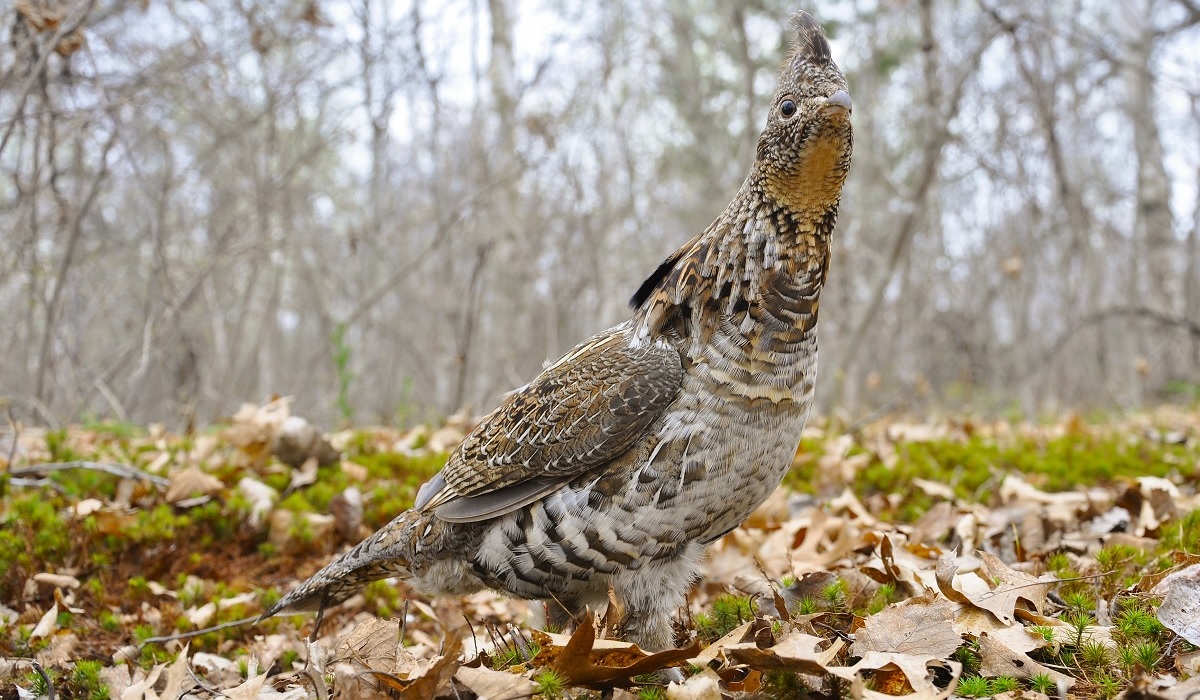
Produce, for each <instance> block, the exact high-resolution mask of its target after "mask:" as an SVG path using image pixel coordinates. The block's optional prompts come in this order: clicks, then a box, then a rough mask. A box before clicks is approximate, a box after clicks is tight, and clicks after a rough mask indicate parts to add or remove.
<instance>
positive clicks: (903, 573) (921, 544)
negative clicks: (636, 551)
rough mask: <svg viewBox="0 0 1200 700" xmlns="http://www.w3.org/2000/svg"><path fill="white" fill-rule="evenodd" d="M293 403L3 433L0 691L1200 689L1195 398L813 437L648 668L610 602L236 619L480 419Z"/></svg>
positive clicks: (721, 556) (389, 693) (719, 556)
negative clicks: (1145, 407)
mask: <svg viewBox="0 0 1200 700" xmlns="http://www.w3.org/2000/svg"><path fill="white" fill-rule="evenodd" d="M288 414H289V409H288V404H287V402H286V401H283V400H279V401H275V402H272V403H270V404H267V405H264V406H258V407H256V406H247V407H245V408H244V409H243V410H242V411H241V412H240V413H239V414H238V415H237V416H236V417H235V418H233V419H232V420H231V421H230V422H229V423H227V424H224V425H219V426H214V427H212V428H210V429H207V430H204V431H200V432H196V433H194V434H187V435H176V434H171V433H169V432H167V431H165V430H164V429H162V427H161V426H149V427H138V426H129V425H123V424H101V425H83V426H71V427H69V428H66V429H62V430H42V429H30V428H24V429H22V428H20V427H19V426H10V427H9V430H8V431H7V432H6V433H0V700H9V699H14V700H15V699H16V698H33V697H41V698H89V699H90V700H99V699H100V698H104V697H112V698H121V699H122V700H138V699H140V698H157V699H160V700H177V699H178V698H182V697H184V696H193V697H197V698H207V697H221V696H224V697H229V698H234V699H235V700H241V699H249V698H259V697H264V698H268V697H269V698H278V697H286V698H289V699H290V698H304V697H310V696H315V697H319V698H322V700H324V699H325V698H329V697H332V696H333V695H336V696H338V697H342V698H373V697H392V698H397V697H399V698H434V697H443V698H459V699H462V700H469V699H470V698H473V697H479V698H493V699H497V700H498V699H501V698H503V699H506V700H512V699H516V698H522V697H540V698H547V699H552V698H574V699H581V698H597V699H599V698H614V699H623V700H630V699H632V698H643V699H647V700H649V699H653V698H671V699H679V700H714V699H717V698H722V697H725V698H731V697H732V698H740V697H747V698H751V697H762V698H791V697H813V698H835V697H854V698H863V697H866V698H882V697H894V696H907V697H911V698H940V697H950V696H952V695H957V696H963V697H984V696H997V697H1005V698H1016V697H1027V698H1041V697H1066V696H1070V697H1088V698H1112V697H1118V696H1124V697H1128V698H1134V697H1138V698H1141V697H1164V698H1172V699H1174V698H1178V699H1179V700H1184V699H1185V698H1188V697H1200V695H1197V693H1198V692H1200V651H1198V647H1200V493H1198V489H1197V486H1198V484H1200V410H1198V409H1196V408H1192V409H1182V408H1172V407H1164V408H1160V409H1157V410H1155V411H1152V412H1147V413H1141V414H1136V415H1130V416H1125V417H1121V418H1117V419H1104V420H1100V419H1097V420H1085V419H1082V418H1080V417H1079V416H1075V415H1070V416H1066V417H1063V418H1061V419H1057V420H1054V421H1045V422H1023V421H982V420H976V419H970V418H952V419H945V420H940V421H930V422H921V423H915V422H905V421H903V420H899V419H884V420H880V421H877V422H873V423H870V424H865V425H855V426H849V427H847V426H838V425H832V424H830V423H827V422H822V421H815V422H814V424H813V425H811V426H810V427H809V428H807V429H806V430H805V433H804V438H803V441H802V444H801V448H800V450H799V452H798V453H797V455H796V460H795V464H794V465H793V469H792V471H791V473H790V474H789V476H788V478H787V480H786V482H785V485H784V487H783V488H781V489H780V490H779V491H778V492H777V493H776V494H775V495H774V496H773V497H772V498H771V499H770V500H769V501H768V502H767V503H765V504H764V505H763V506H762V507H761V508H760V509H759V510H758V511H757V512H756V513H755V514H754V515H753V516H752V517H751V518H750V519H749V520H748V521H747V522H746V523H745V524H744V525H743V526H742V527H741V528H739V529H738V530H735V531H734V532H733V533H731V534H730V535H729V536H727V537H725V538H724V539H723V540H721V541H720V542H718V543H717V544H716V545H714V546H713V547H712V548H711V551H710V553H709V556H708V558H707V560H706V562H705V563H704V567H703V571H702V578H701V580H700V582H699V584H698V585H697V586H696V587H695V589H694V590H693V591H692V593H691V595H690V597H689V605H688V608H687V609H686V610H683V611H681V617H680V624H679V629H678V632H679V637H678V642H679V644H680V647H681V648H680V649H679V650H676V651H667V652H661V653H657V654H648V653H646V652H643V651H641V650H638V649H637V648H636V647H630V646H629V645H627V644H624V643H622V642H619V641H616V640H614V639H611V638H610V636H611V635H609V634H608V633H607V631H608V630H610V629H612V625H613V623H614V622H615V621H616V619H617V618H618V617H619V615H620V613H619V610H617V608H618V607H619V606H618V605H610V606H609V610H608V611H605V613H604V615H603V616H598V617H597V618H596V620H595V621H594V622H595V624H580V625H579V626H578V628H577V629H576V630H575V631H574V633H573V634H571V635H565V634H553V633H548V632H544V631H542V630H541V629H540V625H539V622H538V621H539V620H540V619H541V618H542V614H543V611H542V610H541V609H540V606H539V605H537V604H533V603H527V602H524V601H514V600H510V599H507V598H504V597H503V596H500V595H496V594H492V593H480V594H476V595H472V596H469V597H464V598H461V599H445V598H440V599H432V600H431V599H425V598H422V597H420V596H418V595H415V594H413V593H412V592H411V591H409V590H408V589H406V588H405V586H404V585H403V584H402V583H396V582H394V581H391V582H386V581H381V582H377V583H374V584H371V585H369V586H367V587H366V589H365V590H364V591H363V593H362V594H361V595H358V596H355V597H354V598H351V599H350V600H349V601H347V602H346V603H344V604H342V605H340V606H337V607H334V608H331V609H329V610H328V611H326V613H325V615H324V619H323V623H322V627H321V630H320V632H321V635H320V637H319V638H318V639H317V640H316V641H311V642H310V641H309V639H308V638H309V636H310V634H311V632H312V630H313V625H314V622H315V618H314V617H313V616H311V615H297V616H283V617H279V618H275V619H271V620H267V621H265V622H263V623H260V624H253V623H243V624H240V625H237V624H229V625H227V626H222V625H226V623H235V622H238V621H242V620H246V619H247V618H251V619H252V618H254V617H255V616H256V615H257V614H258V613H260V612H261V611H262V610H263V609H264V608H265V607H267V606H269V605H271V604H272V603H273V602H274V601H276V600H278V598H279V596H280V595H281V594H282V592H285V591H286V590H288V589H289V587H291V586H292V585H294V584H295V583H296V582H297V581H299V580H302V579H303V578H305V577H306V576H308V575H310V574H312V573H313V572H315V571H316V570H317V569H318V568H320V567H321V566H322V565H323V564H325V563H326V562H327V561H329V559H330V558H331V557H332V556H333V555H335V554H336V553H337V552H340V551H343V550H344V549H345V548H346V547H347V546H349V545H350V544H352V543H354V542H357V541H359V540H360V539H361V538H362V537H364V536H365V535H366V534H368V533H369V532H371V531H373V530H374V529H375V528H377V527H379V526H381V525H383V524H385V523H386V522H388V521H389V520H390V519H391V518H392V517H393V516H394V515H395V514H397V513H399V512H401V511H402V510H404V509H405V508H406V507H408V506H409V505H411V503H412V500H413V497H414V495H415V493H416V489H417V487H418V486H419V485H420V484H421V483H422V482H423V481H424V480H425V479H427V478H428V477H429V476H431V475H432V474H433V473H434V472H436V471H437V470H438V469H439V468H440V467H441V465H442V463H443V461H444V459H445V454H446V451H447V450H450V449H452V448H453V447H454V445H456V444H457V442H458V441H459V440H461V438H462V436H463V434H464V431H466V430H469V428H470V421H468V420H465V419H463V418H462V417H457V418H452V419H451V420H450V421H449V422H448V423H447V424H446V425H443V426H438V427H419V428H416V429H413V430H408V431H398V430H395V429H390V428H362V429H353V430H345V431H341V432H338V433H334V434H330V435H328V436H326V437H325V438H321V439H317V438H318V437H319V436H317V435H316V434H315V433H313V432H312V430H311V428H310V427H309V426H307V424H305V423H304V421H302V420H299V419H297V418H295V417H292V418H290V419H289V415H288ZM326 438H327V442H323V440H325V439H326ZM310 439H313V440H314V441H313V442H309V440H310ZM330 447H332V448H333V449H329V448H330ZM289 463H290V464H292V465H295V466H289ZM210 628H216V629H210ZM202 630H208V631H202ZM668 667H671V668H675V669H677V670H675V671H666V672H664V671H663V669H666V668H668ZM668 679H674V680H676V681H680V680H681V679H685V680H682V682H675V683H673V684H668V683H667V680H668Z"/></svg>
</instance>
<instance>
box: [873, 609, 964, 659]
mask: <svg viewBox="0 0 1200 700" xmlns="http://www.w3.org/2000/svg"><path fill="white" fill-rule="evenodd" d="M958 607H959V606H957V605H955V604H954V603H952V602H950V601H948V600H945V599H938V600H935V601H934V602H932V603H927V602H915V603H914V602H910V603H907V604H898V605H891V606H888V607H886V608H884V609H883V610H881V611H880V612H878V613H876V614H874V615H871V616H869V617H867V618H866V619H865V620H864V624H863V627H862V629H860V630H858V632H857V636H856V638H855V641H854V644H853V645H852V646H851V647H850V654H851V655H852V656H865V655H866V654H867V652H871V651H890V652H900V653H904V654H927V655H929V656H936V657H947V656H950V655H951V654H953V653H954V651H955V650H956V649H958V647H959V646H961V645H962V637H961V636H959V633H958V632H957V631H956V630H955V629H954V627H953V626H951V625H948V624H946V622H947V621H948V620H951V619H953V618H954V615H955V612H956V611H957V609H958Z"/></svg>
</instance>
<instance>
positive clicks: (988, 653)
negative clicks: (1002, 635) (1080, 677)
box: [979, 636, 1075, 688]
mask: <svg viewBox="0 0 1200 700" xmlns="http://www.w3.org/2000/svg"><path fill="white" fill-rule="evenodd" d="M979 657H980V663H979V672H980V673H981V674H982V675H985V676H1011V677H1013V678H1021V679H1026V678H1032V677H1033V676H1035V675H1038V674H1040V673H1044V674H1046V675H1048V676H1050V677H1051V678H1052V679H1054V682H1055V685H1057V686H1058V687H1065V688H1070V687H1071V686H1072V685H1074V684H1075V679H1074V678H1071V677H1070V676H1068V675H1065V674H1062V673H1059V672H1058V671H1055V670H1054V669H1052V668H1048V667H1046V666H1043V665H1041V664H1039V663H1038V662H1037V661H1034V660H1033V659H1031V658H1029V657H1028V656H1026V655H1025V654H1024V653H1021V652H1019V651H1014V650H1013V649H1010V648H1008V646H1007V645H1005V644H1004V642H1002V641H1000V640H998V639H994V638H992V637H988V636H984V637H980V638H979ZM1063 684H1065V685H1063Z"/></svg>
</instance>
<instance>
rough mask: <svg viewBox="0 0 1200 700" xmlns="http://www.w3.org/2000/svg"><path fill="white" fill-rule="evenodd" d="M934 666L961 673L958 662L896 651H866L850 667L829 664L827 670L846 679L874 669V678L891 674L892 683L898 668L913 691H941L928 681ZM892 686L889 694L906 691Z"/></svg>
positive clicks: (956, 674)
mask: <svg viewBox="0 0 1200 700" xmlns="http://www.w3.org/2000/svg"><path fill="white" fill-rule="evenodd" d="M935 667H938V668H943V669H947V670H949V671H951V673H952V674H953V676H954V677H955V678H957V677H958V675H959V674H960V673H962V666H961V664H959V663H958V662H957V661H947V660H944V659H941V658H938V657H933V656H929V655H928V654H896V653H890V652H883V651H869V652H867V654H866V655H865V656H863V658H862V659H860V660H859V662H858V663H856V664H854V665H853V666H831V667H829V668H828V671H829V673H832V674H833V675H835V676H838V677H840V678H844V679H846V680H849V681H853V680H855V679H856V678H858V677H859V673H860V672H862V671H874V672H875V673H874V678H876V679H878V678H879V677H880V672H881V671H882V672H883V674H884V676H885V677H887V676H892V683H895V682H896V680H898V679H897V678H896V677H895V676H893V674H894V673H896V672H897V671H898V672H899V673H902V674H903V679H904V680H906V681H907V683H908V686H909V687H910V688H912V690H913V692H916V693H927V694H932V695H936V694H938V693H939V692H940V691H939V689H938V687H937V686H935V685H934V684H933V680H931V677H932V675H933V672H932V670H931V669H932V668H935ZM891 687H892V689H893V690H895V691H897V692H891V693H889V694H892V695H900V694H901V693H903V692H904V690H906V689H904V688H899V687H898V686H896V685H892V686H891Z"/></svg>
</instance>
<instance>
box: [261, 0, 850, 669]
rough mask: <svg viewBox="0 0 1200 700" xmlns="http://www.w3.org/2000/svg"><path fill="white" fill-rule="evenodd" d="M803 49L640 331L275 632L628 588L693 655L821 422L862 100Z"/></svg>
mask: <svg viewBox="0 0 1200 700" xmlns="http://www.w3.org/2000/svg"><path fill="white" fill-rule="evenodd" d="M789 33H790V34H791V35H792V51H791V53H790V54H789V56H788V58H787V60H786V61H785V62H784V64H783V65H782V67H781V68H780V73H779V87H778V89H777V90H776V93H775V96H774V100H773V102H772V106H771V111H770V113H769V115H768V118H767V123H766V126H765V128H764V129H763V132H762V135H761V136H760V138H759V142H758V149H757V155H756V159H755V163H754V166H753V167H752V169H751V171H750V174H749V176H748V177H747V178H746V181H745V182H744V183H743V185H742V187H741V189H740V190H739V191H738V193H737V195H736V196H735V197H734V199H733V201H732V202H731V203H730V204H729V206H728V207H727V208H726V209H725V211H724V212H722V213H721V215H720V216H718V217H717V219H716V220H715V221H714V222H713V223H712V224H711V225H710V226H709V227H708V228H707V229H705V231H704V232H703V233H701V234H700V235H698V236H696V237H695V238H693V239H692V240H691V241H689V242H688V243H687V244H685V245H684V246H683V247H682V248H680V249H679V250H678V251H677V252H676V253H675V254H673V255H671V256H670V257H669V258H667V260H666V261H665V262H664V263H663V264H662V265H660V266H659V267H658V269H657V270H655V271H654V273H653V274H652V275H651V276H650V277H649V278H648V279H647V280H646V282H645V283H644V284H643V285H642V286H641V288H639V289H638V291H637V293H636V294H635V295H634V297H633V300H632V305H633V306H634V308H635V313H634V315H633V317H632V318H630V319H629V320H628V321H626V322H625V323H622V324H620V325H618V326H615V327H613V328H610V329H608V330H606V331H604V332H602V333H599V334H598V335H596V336H593V337H592V338H590V339H588V340H586V341H584V342H583V343H581V344H580V345H579V346H577V347H576V348H575V349H574V350H572V351H571V352H569V353H568V354H567V355H565V356H564V357H563V358H562V359H560V360H559V361H558V362H556V363H555V364H554V365H553V366H551V367H549V368H547V369H546V370H545V371H544V372H542V374H541V375H540V376H538V377H537V378H536V379H535V380H534V381H533V382H531V383H530V384H528V385H526V386H524V387H522V388H520V389H518V390H516V391H515V392H513V393H512V394H511V395H509V397H508V398H507V399H506V400H505V401H504V402H503V403H502V404H501V405H500V407H499V408H497V409H496V410H495V411H494V412H492V413H491V414H490V415H489V416H487V417H486V418H484V420H483V421H482V422H481V423H480V425H479V426H478V427H477V428H476V429H475V430H474V431H472V432H471V434H470V435H468V436H467V439H466V441H465V442H464V443H463V444H462V446H461V447H460V448H459V449H458V450H456V451H455V453H454V454H453V455H451V457H450V460H449V461H448V462H447V464H446V467H445V468H444V469H443V470H442V471H441V472H440V473H439V474H438V475H437V476H436V477H434V478H433V479H432V480H431V481H430V482H429V483H427V484H426V485H425V486H423V487H422V488H421V491H420V493H419V494H418V497H417V502H416V504H415V505H414V507H413V509H412V510H409V511H406V512H404V513H401V514H400V515H398V516H397V517H396V518H395V519H394V520H393V521H392V522H391V523H389V524H388V525H387V526H385V527H384V528H382V529H380V530H379V531H378V532H376V533H375V534H373V535H372V536H371V537H369V538H368V539H367V540H365V541H363V542H362V543H360V544H359V545H357V546H356V547H354V548H353V549H351V550H350V551H348V552H346V553H345V554H343V555H342V556H341V557H339V558H338V559H336V560H334V561H333V562H332V563H330V564H329V565H327V566H326V567H325V568H324V569H322V570H321V571H319V572H318V573H317V574H316V575H314V576H313V577H311V578H310V579H308V580H307V581H305V582H304V583H302V584H301V585H300V586H299V587H298V588H297V589H295V590H293V591H292V592H291V593H289V594H288V595H287V596H286V597H284V598H283V599H282V600H280V601H279V603H278V604H276V605H275V606H274V607H272V608H271V609H270V610H269V611H267V612H266V613H265V614H264V616H263V617H269V616H271V615H274V614H276V613H278V612H281V611H284V610H301V609H312V608H317V607H322V606H324V605H328V604H332V603H335V602H338V601H341V600H343V599H345V598H346V597H347V596H349V595H350V594H351V593H353V592H354V591H355V590H357V589H358V588H359V587H361V586H362V585H363V584H364V583H366V582H367V581H370V580H374V579H379V578H384V577H387V576H398V577H401V578H404V579H406V580H407V581H408V582H409V583H410V584H411V585H413V586H414V587H415V588H417V589H418V590H422V591H425V592H427V593H430V594H454V593H467V592H471V591H474V590H478V589H480V588H483V587H490V588H494V589H497V590H501V591H505V592H507V593H509V594H512V595H514V596H518V597H522V598H541V599H547V600H551V601H554V604H555V605H556V606H559V605H561V606H562V610H561V612H564V613H570V614H576V613H578V612H579V611H580V610H582V609H583V608H584V607H585V606H587V605H594V606H599V605H603V604H604V602H606V600H607V595H608V591H609V588H610V587H611V588H612V590H613V591H614V592H615V594H616V595H617V596H618V597H619V598H620V599H621V600H622V602H623V603H624V605H625V608H626V619H625V623H624V627H623V632H624V634H625V635H626V637H628V638H630V639H631V640H633V641H636V642H637V643H639V644H640V645H642V646H643V648H649V649H658V648H664V647H667V646H670V645H671V644H672V643H673V641H674V640H673V635H672V630H671V624H670V621H671V615H672V613H673V612H674V611H675V610H676V609H677V608H678V607H680V606H681V605H682V603H683V601H684V594H685V593H686V590H687V588H688V587H689V586H690V585H691V583H692V581H693V580H694V578H695V575H696V570H697V565H698V561H699V559H700V558H701V556H702V555H703V552H704V549H705V548H706V547H707V546H708V545H709V544H710V543H712V542H713V541H715V540H716V539H718V538H720V537H721V536H723V535H724V534H725V533H727V532H729V531H730V530H732V529H733V528H734V527H736V526H737V525H738V524H740V523H741V522H742V521H743V520H744V519H745V518H746V517H747V516H748V515H749V514H750V513H751V512H752V511H753V510H754V509H755V508H756V507H758V505H760V504H761V503H762V501H763V500H765V499H766V498H767V496H768V495H770V493H771V491H773V490H774V489H775V488H776V487H777V486H778V485H779V482H780V480H781V479H782V478H783V475H784V473H786V471H787V469H788V467H789V466H790V464H791V460H792V456H793V455H794V453H795V450H796V446H797V444H798V442H799V439H800V431H801V429H802V428H803V425H804V420H805V417H806V416H807V413H808V409H809V406H810V405H811V403H812V396H813V386H814V383H815V380H816V352H817V341H816V322H817V312H818V306H819V304H818V302H819V295H820V291H821V287H822V285H823V284H824V282H825V275H826V271H827V269H828V264H829V239H830V236H831V235H832V231H833V225H834V221H835V219H836V216H837V206H838V201H839V198H840V196H841V189H842V184H843V183H844V181H845V178H846V173H847V172H848V169H849V166H850V150H851V131H850V121H849V113H850V98H849V95H848V94H847V92H846V84H845V80H844V78H843V77H842V75H841V72H840V71H839V70H838V69H837V66H836V65H834V63H833V62H832V60H831V59H830V55H829V45H828V43H827V42H826V41H825V38H824V36H823V34H822V33H821V29H820V27H819V25H817V23H816V21H815V20H813V18H812V17H810V16H809V15H807V14H804V13H800V14H797V15H796V16H795V17H794V18H793V19H792V22H791V23H790V25H789Z"/></svg>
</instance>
